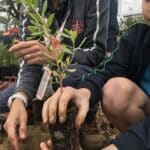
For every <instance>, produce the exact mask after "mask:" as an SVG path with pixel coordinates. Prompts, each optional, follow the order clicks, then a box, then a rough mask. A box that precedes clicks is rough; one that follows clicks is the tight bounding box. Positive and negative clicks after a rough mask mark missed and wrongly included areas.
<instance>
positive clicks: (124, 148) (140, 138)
mask: <svg viewBox="0 0 150 150" xmlns="http://www.w3.org/2000/svg"><path fill="white" fill-rule="evenodd" d="M112 143H113V144H115V145H116V146H117V147H118V149H119V150H130V149H133V150H149V149H150V117H146V118H145V120H143V121H140V122H138V123H137V124H135V125H133V126H132V127H130V128H129V129H128V130H127V132H125V133H124V134H122V135H121V136H120V137H119V138H117V139H116V140H114V141H113V142H112Z"/></svg>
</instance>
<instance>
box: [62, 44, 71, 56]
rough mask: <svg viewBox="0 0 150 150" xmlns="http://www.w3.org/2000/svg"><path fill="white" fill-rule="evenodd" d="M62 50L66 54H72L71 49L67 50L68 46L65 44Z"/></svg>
mask: <svg viewBox="0 0 150 150" xmlns="http://www.w3.org/2000/svg"><path fill="white" fill-rule="evenodd" d="M62 49H63V51H64V53H67V54H72V52H71V50H70V49H69V48H67V46H66V45H65V44H62Z"/></svg>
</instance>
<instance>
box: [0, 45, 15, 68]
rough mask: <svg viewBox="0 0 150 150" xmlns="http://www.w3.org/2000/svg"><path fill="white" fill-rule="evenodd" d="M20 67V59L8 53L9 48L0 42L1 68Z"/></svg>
mask: <svg viewBox="0 0 150 150" xmlns="http://www.w3.org/2000/svg"><path fill="white" fill-rule="evenodd" d="M10 65H18V58H17V57H16V56H15V54H13V53H9V52H8V46H7V45H5V44H4V43H3V42H0V66H10Z"/></svg>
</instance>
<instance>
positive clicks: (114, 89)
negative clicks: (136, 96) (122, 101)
mask: <svg viewBox="0 0 150 150" xmlns="http://www.w3.org/2000/svg"><path fill="white" fill-rule="evenodd" d="M134 91H135V87H134V84H133V82H132V81H130V80H128V79H126V78H121V77H116V78H112V79H110V80H108V81H107V82H106V84H105V85H104V87H103V89H102V93H103V97H116V96H117V95H118V96H119V95H122V94H123V95H125V94H128V95H130V94H131V93H133V92H134ZM123 95H122V96H123Z"/></svg>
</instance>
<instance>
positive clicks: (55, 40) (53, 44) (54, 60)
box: [17, 0, 84, 87]
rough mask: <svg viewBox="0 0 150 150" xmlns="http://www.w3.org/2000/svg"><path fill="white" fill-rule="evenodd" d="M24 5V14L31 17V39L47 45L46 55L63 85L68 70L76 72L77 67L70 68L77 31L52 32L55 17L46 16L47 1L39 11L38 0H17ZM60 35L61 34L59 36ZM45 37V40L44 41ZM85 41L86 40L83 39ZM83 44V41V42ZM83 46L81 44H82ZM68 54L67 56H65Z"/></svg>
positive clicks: (57, 78)
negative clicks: (65, 39) (65, 40)
mask: <svg viewBox="0 0 150 150" xmlns="http://www.w3.org/2000/svg"><path fill="white" fill-rule="evenodd" d="M17 1H19V2H20V3H21V4H22V5H23V7H24V14H25V15H26V16H29V17H30V23H31V25H30V26H28V28H27V29H28V30H29V31H30V32H31V35H30V37H29V39H35V38H36V39H38V40H39V42H41V43H44V44H45V45H46V46H47V49H48V52H46V53H45V57H46V58H47V60H48V63H50V64H52V65H53V66H55V67H54V68H55V69H54V70H52V75H53V76H54V77H55V78H56V82H58V83H59V84H60V87H62V81H63V79H64V78H66V77H67V72H74V71H75V69H68V67H69V65H70V64H71V62H72V59H73V57H74V52H75V49H76V48H77V47H76V45H75V41H76V39H77V32H76V31H72V30H67V29H64V31H63V32H59V31H56V32H55V33H52V29H51V27H52V24H53V21H54V18H55V15H54V14H50V15H49V16H48V17H46V16H45V14H46V11H47V1H44V4H43V7H42V11H41V12H40V11H39V8H38V1H37V0H17ZM58 35H59V36H58ZM64 38H67V39H69V40H70V41H71V44H70V45H68V44H66V43H64V42H63V39H64ZM42 39H44V41H42ZM83 42H84V40H83ZM81 44H82V43H81ZM80 46H81V45H80ZM66 54H67V56H66V57H64V56H65V55H66Z"/></svg>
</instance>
